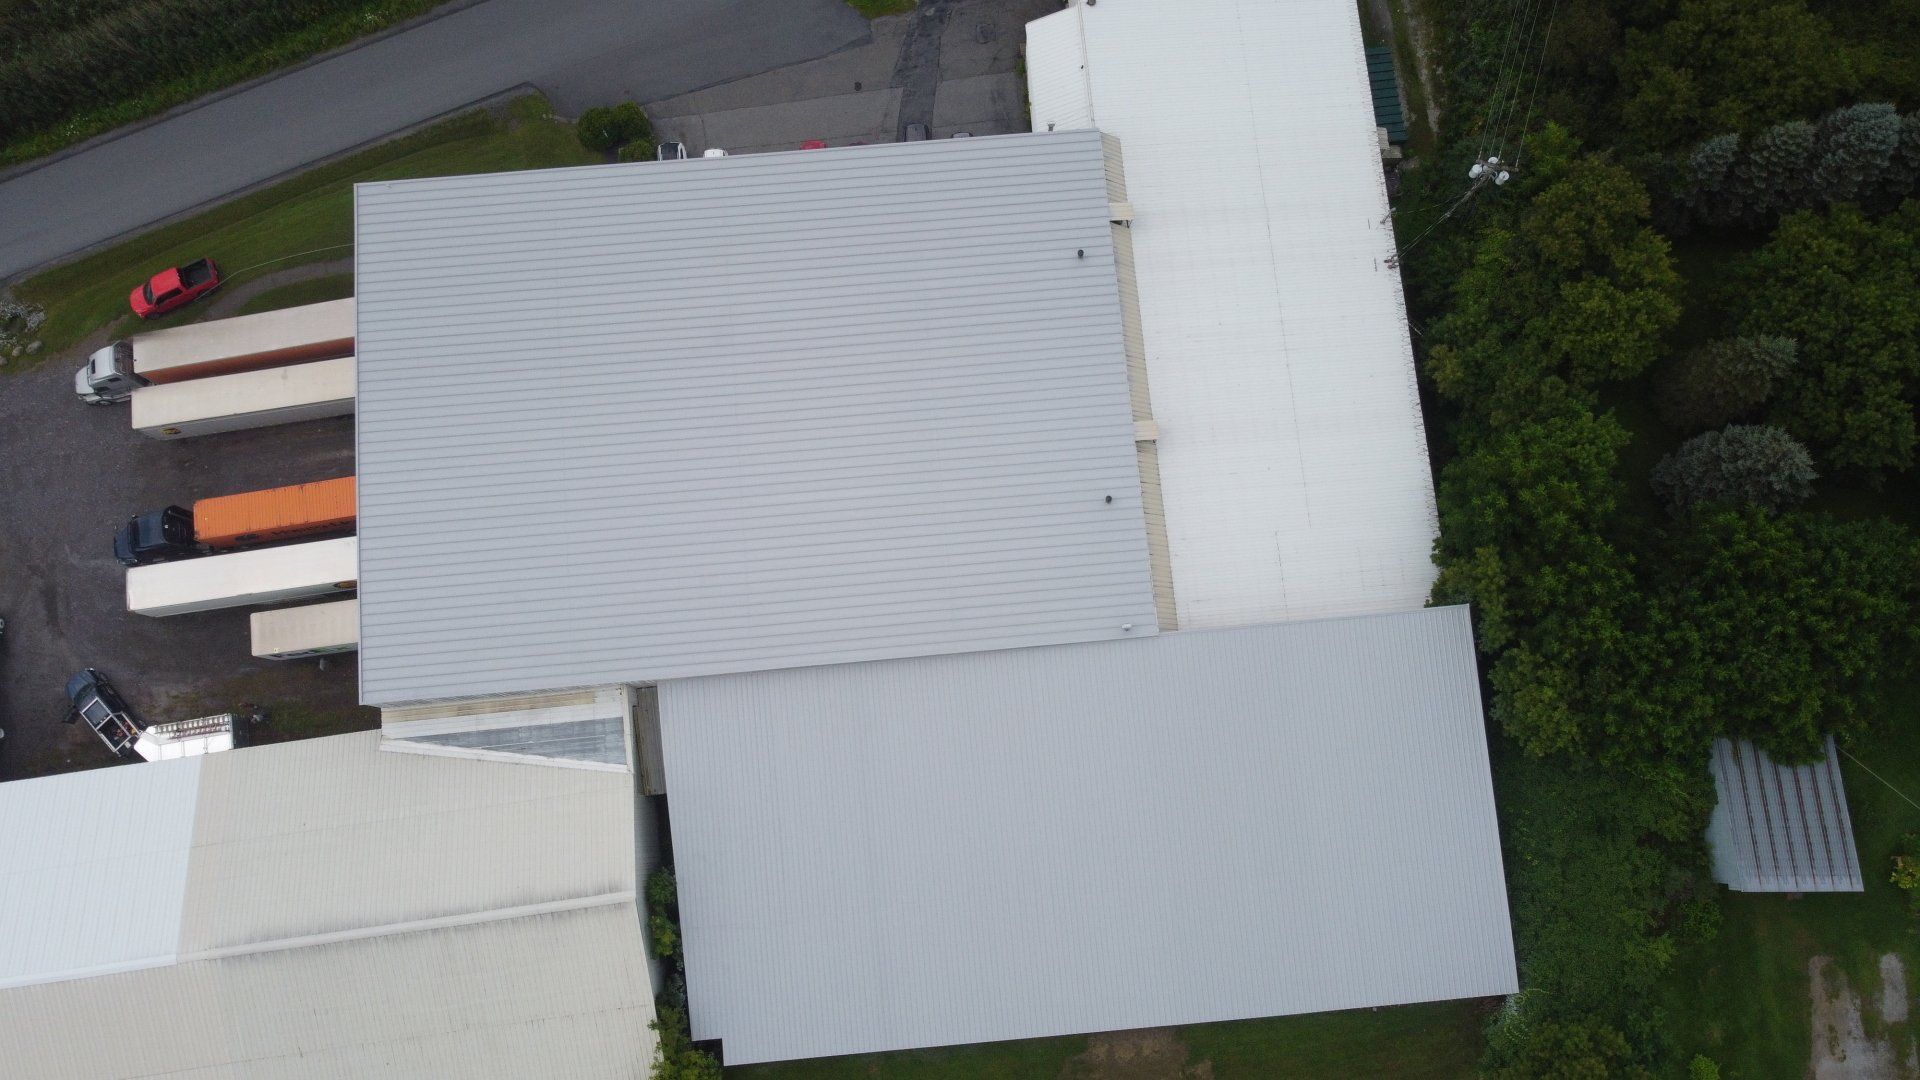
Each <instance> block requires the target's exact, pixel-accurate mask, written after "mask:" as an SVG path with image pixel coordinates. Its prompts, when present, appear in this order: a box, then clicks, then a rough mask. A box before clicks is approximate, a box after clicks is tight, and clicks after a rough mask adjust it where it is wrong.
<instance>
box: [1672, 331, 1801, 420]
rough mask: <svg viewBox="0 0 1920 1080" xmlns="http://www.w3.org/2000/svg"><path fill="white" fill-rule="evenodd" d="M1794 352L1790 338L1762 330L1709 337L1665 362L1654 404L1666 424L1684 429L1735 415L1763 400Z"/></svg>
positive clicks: (1790, 366)
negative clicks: (1722, 337)
mask: <svg viewBox="0 0 1920 1080" xmlns="http://www.w3.org/2000/svg"><path fill="white" fill-rule="evenodd" d="M1794 355H1795V347H1794V343H1793V341H1792V340H1791V339H1788V338H1783V337H1774V336H1771V335H1766V334H1758V335H1755V336H1753V337H1743V338H1724V339H1722V340H1719V341H1712V342H1708V343H1707V344H1705V345H1703V346H1701V347H1700V348H1698V349H1695V350H1694V351H1692V352H1690V353H1687V354H1685V355H1683V356H1680V357H1679V358H1677V359H1675V360H1674V361H1673V362H1672V363H1670V364H1668V365H1667V368H1666V370H1665V371H1663V372H1662V373H1661V377H1660V381H1659V384H1658V386H1657V387H1656V388H1655V393H1654V404H1655V407H1656V408H1658V409H1659V411H1660V418H1661V419H1662V420H1664V421H1666V423H1667V426H1668V427H1671V428H1673V429H1674V430H1676V431H1682V432H1687V433H1693V432H1697V431H1704V430H1706V429H1707V428H1716V427H1720V426H1721V425H1723V424H1726V423H1729V422H1731V421H1734V420H1739V419H1741V418H1742V417H1744V416H1746V415H1747V414H1749V413H1751V412H1752V411H1753V410H1755V409H1757V408H1759V407H1760V406H1761V405H1762V404H1764V403H1765V402H1766V400H1767V395H1769V394H1771V393H1772V392H1773V388H1774V386H1775V384H1777V383H1778V382H1779V380H1780V379H1782V378H1784V377H1785V376H1786V374H1787V372H1788V371H1790V370H1792V369H1793V361H1794Z"/></svg>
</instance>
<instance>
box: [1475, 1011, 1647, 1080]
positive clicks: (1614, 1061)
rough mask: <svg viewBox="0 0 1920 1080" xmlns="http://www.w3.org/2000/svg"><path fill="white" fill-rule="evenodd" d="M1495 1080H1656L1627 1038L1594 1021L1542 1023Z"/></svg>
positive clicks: (1497, 1071)
mask: <svg viewBox="0 0 1920 1080" xmlns="http://www.w3.org/2000/svg"><path fill="white" fill-rule="evenodd" d="M1489 1075H1490V1076H1491V1077H1492V1080H1653V1074H1652V1073H1650V1072H1648V1071H1647V1070H1646V1069H1644V1068H1642V1067H1641V1066H1640V1065H1638V1064H1636V1063H1635V1062H1634V1060H1633V1048H1632V1047H1630V1046H1629V1045H1627V1040H1626V1036H1624V1035H1621V1034H1620V1033H1619V1032H1618V1031H1615V1030H1614V1029H1612V1028H1610V1027H1608V1026H1606V1025H1605V1024H1597V1023H1593V1022H1591V1021H1587V1022H1582V1021H1578V1020H1570V1021H1567V1022H1565V1023H1560V1022H1549V1023H1545V1024H1541V1025H1540V1026H1538V1027H1537V1028H1535V1029H1534V1030H1533V1031H1532V1032H1531V1033H1530V1035H1529V1037H1528V1039H1527V1041H1526V1043H1525V1044H1524V1045H1523V1046H1521V1047H1520V1049H1519V1054H1518V1057H1517V1059H1516V1060H1515V1061H1513V1062H1512V1063H1511V1064H1508V1065H1505V1066H1503V1067H1501V1068H1498V1069H1495V1070H1493V1072H1492V1073H1490V1074H1489Z"/></svg>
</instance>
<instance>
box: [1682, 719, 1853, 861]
mask: <svg viewBox="0 0 1920 1080" xmlns="http://www.w3.org/2000/svg"><path fill="white" fill-rule="evenodd" d="M1711 766H1712V769H1713V786H1714V790H1715V792H1716V794H1718V796H1719V801H1718V802H1717V803H1715V805H1714V808H1713V817H1712V819H1711V820H1710V821H1709V822H1708V824H1707V841H1708V843H1709V845H1710V846H1711V847H1712V848H1713V878H1714V880H1715V881H1720V882H1724V883H1726V885H1727V886H1728V887H1729V888H1731V889H1733V890H1734V891H1735V892H1860V891H1862V890H1863V889H1864V888H1865V885H1864V883H1863V882H1862V881H1861V878H1860V855H1859V853H1858V852H1856V851H1855V850H1854V846H1853V820H1852V818H1851V817H1850V816H1849V815H1848V813H1847V789H1846V786H1845V785H1844V784H1843V783H1841V780H1840V757H1839V755H1838V753H1836V751H1835V749H1834V745H1833V736H1831V735H1829V736H1827V755H1826V758H1825V759H1824V760H1822V761H1820V762H1818V763H1816V764H1813V765H1782V764H1780V763H1779V762H1776V761H1774V760H1773V758H1772V756H1771V755H1769V754H1768V753H1767V752H1766V751H1765V750H1762V749H1760V748H1759V747H1757V746H1755V745H1754V744H1753V743H1751V742H1748V741H1747V740H1745V739H1739V740H1734V739H1715V740H1714V743H1713V758H1712V762H1711Z"/></svg>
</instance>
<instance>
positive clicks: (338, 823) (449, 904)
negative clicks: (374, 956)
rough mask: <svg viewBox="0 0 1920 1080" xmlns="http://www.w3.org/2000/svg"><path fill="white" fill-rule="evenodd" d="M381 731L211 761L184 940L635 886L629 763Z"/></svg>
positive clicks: (206, 942) (212, 944)
mask: <svg viewBox="0 0 1920 1080" xmlns="http://www.w3.org/2000/svg"><path fill="white" fill-rule="evenodd" d="M379 743H380V733H379V732H374V731H368V732H358V733H355V734H352V735H339V736H334V737H331V738H325V739H308V740H304V741H301V742H294V743H286V744H283V745H278V746H271V747H258V748H254V749H242V750H235V751H233V752H231V753H227V754H219V755H215V756H212V757H208V758H206V759H205V764H204V765H203V766H202V769H203V770H204V772H203V775H202V779H201V812H200V817H199V821H198V823H197V825H196V826H195V829H194V853H193V860H192V866H191V871H190V873H189V875H188V879H187V900H186V905H185V914H184V918H183V921H182V925H181V929H180V940H181V946H180V947H181V951H182V952H183V953H192V952H196V951H199V950H204V949H214V948H227V947H234V946H241V945H247V944H253V943H259V942H269V941H276V940H280V939H285V938H298V937H304V936H308V935H313V934H327V933H337V932H341V931H347V930H354V929H360V928H365V927H378V926H386V925H390V924H395V923H405V922H412V921H416V920H422V919H433V918H441V917H446V916H456V915H467V914H472V913H475V912H487V911H493V910H498V909H502V908H515V907H521V906H525V905H530V904H541V903H548V902H553V901H560V900H570V899H576V898H579V897H591V896H600V895H605V894H611V893H619V892H630V891H632V889H633V884H634V881H633V866H632V864H631V863H630V862H629V861H628V860H627V858H626V857H625V853H626V852H627V851H628V850H630V849H629V847H628V845H629V844H630V843H631V841H632V835H633V802H632V795H631V792H630V785H631V783H632V781H631V779H630V778H628V777H627V776H626V775H624V774H622V773H601V772H588V771H581V770H572V769H543V768H533V767H528V766H525V765H514V764H503V763H497V762H489V761H471V760H462V759H450V758H434V757H422V756H419V755H412V754H383V753H380V752H379V751H378V749H377V748H378V746H379Z"/></svg>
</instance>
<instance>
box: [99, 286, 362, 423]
mask: <svg viewBox="0 0 1920 1080" xmlns="http://www.w3.org/2000/svg"><path fill="white" fill-rule="evenodd" d="M354 310H355V309H354V303H353V300H352V299H346V300H329V301H327V302H326V303H322V304H302V305H300V306H299V307H290V308H281V309H280V310H278V311H263V312H261V313H260V314H258V315H242V316H240V317H238V318H234V319H214V320H212V321H210V322H201V323H190V324H188V325H186V326H174V327H169V328H168V329H165V330H155V331H152V332H151V333H146V334H135V335H134V336H132V337H130V338H124V339H122V340H120V341H116V342H114V343H113V344H111V345H108V346H107V347H106V348H104V349H100V350H99V351H97V352H95V353H94V354H93V355H92V356H91V357H89V358H88V360H87V365H86V366H85V367H83V368H81V369H80V370H79V372H78V373H77V374H75V375H74V379H73V389H74V392H75V393H76V394H79V395H80V399H81V400H82V401H85V402H86V403H87V404H89V405H108V404H112V403H113V402H117V401H125V400H127V398H128V397H129V396H131V395H132V394H133V392H134V391H135V390H138V389H140V388H141V387H143V386H159V385H163V384H167V383H178V382H184V381H186V380H189V379H203V378H207V377H209V376H214V375H232V374H234V373H236V372H241V371H258V370H260V369H261V368H271V367H280V366H282V365H285V364H304V363H308V362H310V361H314V360H331V359H334V358H335V357H341V356H348V355H351V354H352V352H353V334H354Z"/></svg>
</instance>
